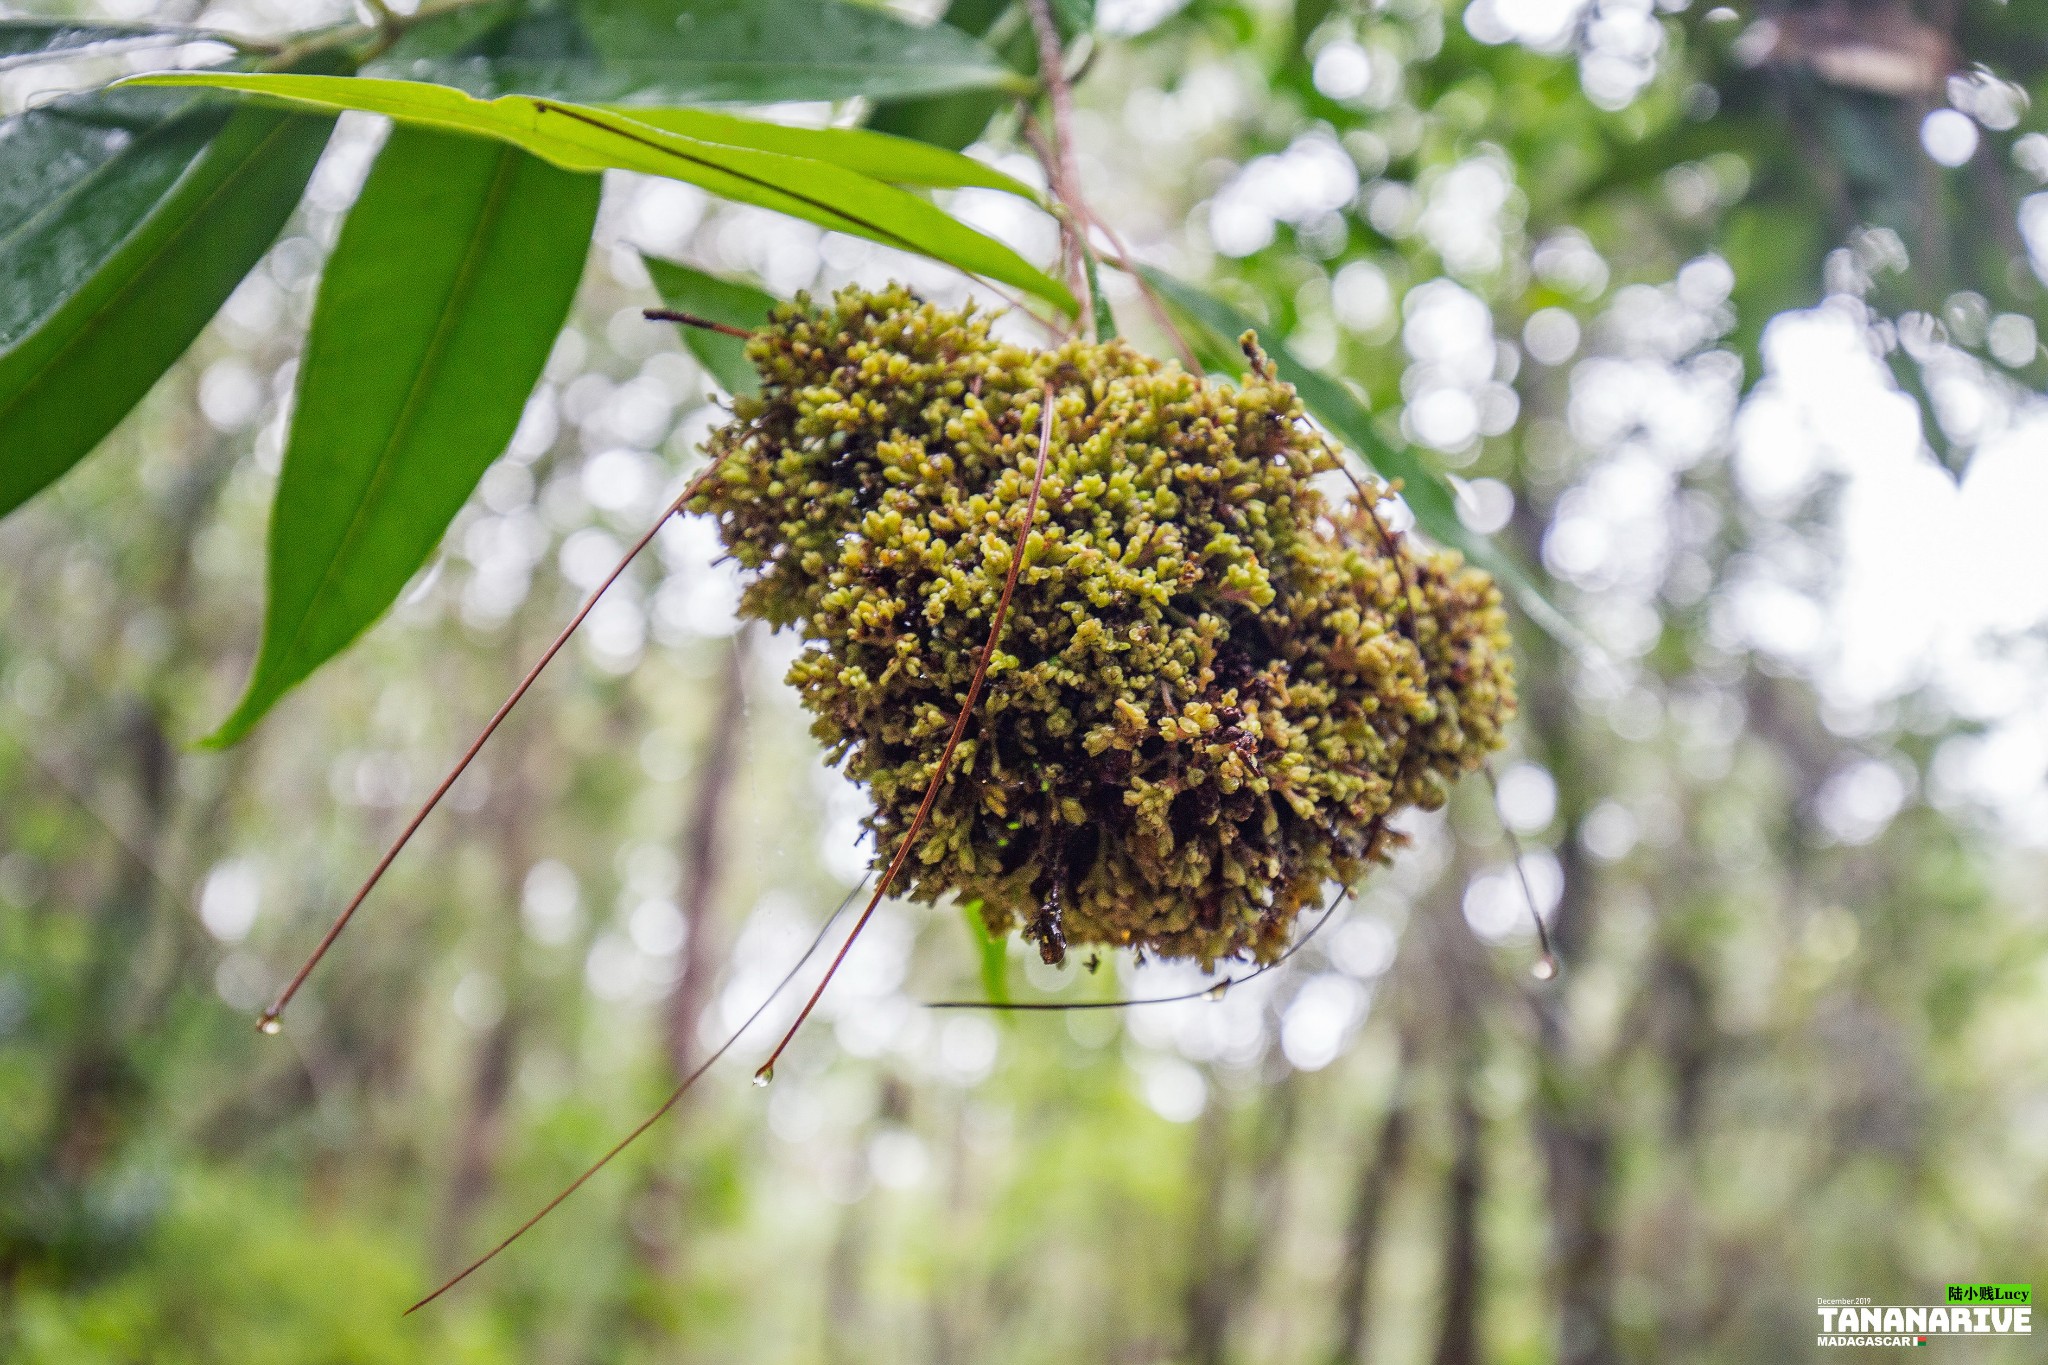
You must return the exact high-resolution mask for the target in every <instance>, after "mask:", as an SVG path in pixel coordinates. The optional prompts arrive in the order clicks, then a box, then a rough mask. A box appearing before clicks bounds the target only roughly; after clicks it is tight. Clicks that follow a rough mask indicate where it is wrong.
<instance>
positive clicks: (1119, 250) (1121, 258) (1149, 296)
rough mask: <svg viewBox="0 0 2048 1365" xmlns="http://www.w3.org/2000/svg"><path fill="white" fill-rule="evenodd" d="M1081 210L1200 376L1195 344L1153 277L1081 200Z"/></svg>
mask: <svg viewBox="0 0 2048 1365" xmlns="http://www.w3.org/2000/svg"><path fill="white" fill-rule="evenodd" d="M1081 212H1082V214H1083V216H1085V217H1086V218H1087V219H1088V221H1089V223H1091V224H1092V225H1094V226H1095V227H1096V228H1097V229H1099V230H1100V231H1101V233H1102V235H1103V236H1104V237H1105V238H1107V239H1108V241H1109V245H1110V248H1111V250H1113V251H1115V252H1116V264H1117V268H1118V269H1119V270H1122V271H1123V272H1124V274H1126V275H1128V276H1130V277H1131V280H1132V282H1133V283H1135V284H1136V285H1137V286H1138V297H1139V298H1141V299H1143V300H1144V301H1145V311H1147V312H1149V313H1150V314H1151V315H1152V320H1153V321H1154V322H1156V323H1158V324H1159V325H1160V327H1162V328H1163V329H1165V332H1166V335H1167V336H1168V337H1170V338H1171V339H1172V341H1173V348H1174V349H1175V350H1176V351H1178V352H1180V363H1181V364H1182V365H1184V366H1186V367H1187V372H1188V373H1189V374H1191V375H1194V376H1195V377H1196V378H1197V379H1199V378H1201V375H1202V360H1201V357H1200V356H1197V355H1196V354H1195V348H1194V347H1193V346H1191V345H1189V344H1188V339H1187V335H1186V334H1185V333H1184V332H1182V331H1181V329H1180V324H1179V323H1177V322H1175V321H1174V320H1173V314H1172V313H1171V312H1170V311H1169V310H1168V309H1167V307H1166V304H1165V302H1164V301H1163V300H1162V299H1161V298H1160V297H1159V292H1158V291H1157V290H1155V289H1154V288H1153V287H1152V281H1150V280H1148V279H1146V278H1145V272H1144V271H1142V270H1140V269H1138V263H1137V262H1136V261H1135V260H1133V259H1132V258H1131V253H1130V252H1129V251H1128V250H1127V249H1125V247H1124V243H1123V239H1122V238H1121V237H1119V236H1117V235H1116V230H1115V229H1114V228H1112V227H1110V225H1109V224H1108V223H1106V222H1104V221H1103V220H1102V219H1101V218H1100V217H1098V216H1097V215H1096V213H1095V210H1094V209H1092V208H1089V207H1088V206H1087V205H1085V204H1084V205H1082V206H1081Z"/></svg>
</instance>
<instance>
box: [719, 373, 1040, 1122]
mask: <svg viewBox="0 0 2048 1365" xmlns="http://www.w3.org/2000/svg"><path fill="white" fill-rule="evenodd" d="M1042 403H1043V408H1044V410H1043V412H1042V413H1041V414H1040V418H1039V424H1038V468H1037V470H1036V472H1034V473H1033V474H1032V476H1031V497H1030V498H1029V500H1027V501H1026V502H1025V504H1024V525H1023V527H1022V528H1021V529H1020V530H1019V531H1018V532H1017V544H1016V547H1015V548H1014V549H1013V550H1011V552H1010V574H1009V577H1008V578H1006V579H1005V580H1004V581H1003V595H1002V596H1001V597H1000V598H999V599H997V601H996V610H995V615H994V616H993V617H991V618H990V620H989V624H988V640H987V642H986V643H985V644H983V645H982V647H981V657H980V658H978V659H976V660H975V663H974V676H973V678H972V679H971V680H970V681H969V682H968V684H967V698H966V700H965V701H963V702H962V703H961V704H960V714H959V716H958V717H956V718H955V719H954V721H953V732H952V733H951V734H950V735H948V736H946V747H945V748H944V749H943V750H941V751H940V753H939V764H938V767H937V768H936V769H935V770H934V771H933V773H932V780H931V782H930V783H929V784H927V785H926V787H925V789H924V800H923V801H921V802H919V803H918V807H917V814H916V815H915V816H913V817H912V818H911V821H910V828H909V830H908V831H906V832H905V833H904V836H903V841H902V842H901V843H900V844H898V845H897V846H896V856H895V857H893V858H891V859H890V860H889V867H888V870H887V871H885V872H883V873H882V880H881V881H880V882H878V883H877V884H876V885H875V894H874V895H872V896H870V897H869V898H868V904H867V908H866V909H865V910H862V911H861V912H860V918H859V919H858V920H856V921H855V922H854V926H853V932H852V933H850V934H848V935H847V936H846V942H844V943H842V944H841V945H839V953H838V955H837V956H836V957H834V958H833V959H832V965H831V966H830V967H827V968H826V969H825V975H824V977H823V978H822V979H821V980H820V981H819V982H818V988H817V989H816V990H814V991H812V992H811V998H810V999H809V1000H806V1001H805V1002H804V1007H803V1009H802V1010H800V1011H799V1012H798V1013H797V1016H796V1022H795V1023H793V1024H791V1025H790V1026H789V1031H788V1032H787V1033H785V1034H783V1035H782V1041H781V1042H779V1043H777V1044H776V1045H775V1051H773V1052H771V1053H769V1054H768V1060H767V1061H765V1062H763V1063H762V1064H761V1069H760V1070H759V1071H756V1072H755V1073H754V1076H755V1079H756V1080H759V1081H761V1082H763V1083H764V1084H765V1083H766V1082H767V1081H768V1080H769V1079H770V1078H771V1077H773V1076H774V1074H775V1060H776V1058H778V1057H780V1056H781V1055H782V1052H783V1049H784V1048H787V1047H788V1046H789V1044H790V1040H791V1039H793V1038H795V1037H796V1035H797V1030H798V1029H801V1028H802V1027H803V1026H804V1020H806V1019H808V1018H810V1017H811V1011H812V1010H813V1009H815V1008H816V1007H817V1004H818V998H819V997H820V996H822V995H824V994H825V988H826V987H827V986H829V985H831V984H832V975H833V973H835V972H837V971H838V970H839V964H840V963H842V962H844V961H845V960H846V955H847V954H848V953H849V952H851V951H852V950H853V945H854V941H855V940H856V939H858V938H859V937H860V931H861V930H862V929H865V928H866V927H867V923H868V919H869V917H870V916H872V915H873V914H874V913H875V907H876V906H877V905H880V904H881V903H882V897H883V896H885V895H887V894H888V892H889V887H890V884H891V883H893V882H894V881H895V880H896V874H897V873H898V872H900V871H902V869H903V864H904V863H905V862H906V861H907V860H908V859H909V857H910V850H911V849H912V848H913V847H915V846H916V844H917V836H918V835H919V834H921V833H922V832H923V831H924V823H925V821H926V819H928V818H929V817H930V815H931V813H932V806H933V805H934V804H935V803H936V802H937V801H938V799H939V791H940V789H941V788H943V787H944V786H945V785H946V777H947V773H948V770H949V769H950V768H951V767H952V764H953V751H954V750H956V749H958V748H959V747H960V739H961V736H963V735H965V734H966V733H967V722H968V721H969V720H970V719H971V718H972V717H973V715H974V704H975V703H976V702H977V701H979V700H980V699H981V685H982V683H983V682H985V681H986V680H987V678H988V666H989V663H990V662H991V661H992V660H993V659H994V658H995V654H996V642H997V641H998V640H999V639H1000V638H1001V637H1002V633H1003V622H1004V620H1005V619H1006V618H1008V616H1009V614H1010V598H1011V596H1012V595H1013V594H1014V593H1015V592H1016V591H1017V579H1018V578H1019V577H1020V576H1021V575H1022V574H1023V572H1024V549H1025V547H1026V546H1027V545H1028V544H1029V543H1030V541H1031V526H1032V523H1033V522H1035V521H1036V520H1037V519H1038V493H1039V490H1040V489H1041V488H1042V487H1044V485H1045V461H1046V455H1047V453H1048V452H1049V451H1050V450H1051V449H1052V423H1053V388H1052V385H1051V383H1049V382H1048V383H1047V384H1046V385H1045V388H1044V396H1043V399H1042Z"/></svg>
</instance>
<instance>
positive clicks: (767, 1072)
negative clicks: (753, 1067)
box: [754, 1062, 775, 1085]
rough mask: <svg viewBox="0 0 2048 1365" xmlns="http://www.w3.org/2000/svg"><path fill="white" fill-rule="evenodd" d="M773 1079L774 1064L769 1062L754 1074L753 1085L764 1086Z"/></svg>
mask: <svg viewBox="0 0 2048 1365" xmlns="http://www.w3.org/2000/svg"><path fill="white" fill-rule="evenodd" d="M774 1079H775V1063H773V1062H770V1063H768V1065H766V1066H764V1067H762V1068H761V1069H760V1070H759V1071H756V1072H755V1073H754V1084H755V1085H766V1084H768V1082H770V1081H772V1080H774Z"/></svg>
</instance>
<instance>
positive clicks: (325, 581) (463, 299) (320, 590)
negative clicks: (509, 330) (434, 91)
mask: <svg viewBox="0 0 2048 1365" xmlns="http://www.w3.org/2000/svg"><path fill="white" fill-rule="evenodd" d="M526 155H528V153H526V152H523V151H520V150H519V149H518V148H516V147H501V148H500V150H499V153H498V167H497V171H496V173H495V174H494V175H493V177H492V180H491V188H490V192H489V193H488V194H487V195H486V196H485V197H484V207H483V211H482V212H481V213H479V214H478V215H477V218H476V229H475V231H473V232H472V233H471V235H470V240H469V243H468V245H467V246H466V247H465V248H464V251H463V257H462V264H461V266H460V267H459V268H458V269H457V271H456V274H455V283H454V286H453V287H452V288H451V289H450V290H449V291H448V295H447V300H446V302H445V303H444V304H443V307H442V310H441V317H440V319H439V320H438V321H437V322H436V323H435V324H434V335H433V339H432V340H431V341H429V342H428V344H427V354H426V358H425V359H424V360H423V361H422V363H421V365H420V367H419V370H418V372H417V373H416V374H415V375H414V376H413V382H412V386H411V388H409V389H408V390H407V391H406V396H405V403H404V404H403V405H402V406H401V407H400V408H399V411H398V420H397V421H396V422H394V423H393V424H392V428H391V435H390V436H389V437H388V438H387V439H386V440H385V442H384V445H383V448H382V449H381V450H380V451H379V452H378V454H377V463H376V465H375V467H374V468H373V469H372V470H371V471H370V478H369V480H368V481H367V482H366V483H364V485H363V491H362V495H361V496H360V497H359V498H358V499H357V500H356V510H355V514H354V515H353V516H352V517H350V518H349V524H348V529H347V530H346V531H344V532H343V533H342V538H341V541H340V543H339V544H337V545H336V546H335V548H334V553H333V554H332V555H330V556H329V557H328V560H327V567H326V568H325V569H324V570H323V571H322V572H321V575H320V581H319V582H318V583H317V584H315V585H314V588H313V593H312V595H311V596H310V597H308V598H307V599H306V605H305V608H304V609H303V610H302V611H301V612H300V613H299V620H298V624H297V625H296V626H294V627H293V629H292V634H291V638H290V639H289V640H288V641H287V642H286V643H285V646H284V648H283V649H281V650H279V651H278V654H277V659H278V664H277V667H278V668H279V669H280V670H284V669H285V666H286V665H287V664H288V663H289V662H290V661H291V659H292V656H293V655H294V654H295V653H297V651H298V649H299V646H300V645H301V644H302V643H303V642H304V640H305V637H306V630H307V628H308V627H309V626H310V625H311V624H312V622H313V621H314V619H315V618H316V617H317V616H318V615H319V609H320V607H321V606H322V605H323V604H324V603H325V601H326V599H327V597H328V594H329V593H330V592H331V591H332V589H333V586H334V584H335V582H336V573H337V571H338V570H339V568H340V566H341V564H342V561H343V560H344V559H345V558H346V557H347V556H348V555H349V554H351V553H352V552H353V551H354V549H355V547H356V545H357V543H358V542H359V541H360V540H361V539H362V536H363V533H364V530H365V526H366V521H365V519H366V517H367V516H368V515H369V512H370V508H371V506H372V504H373V502H374V501H375V499H376V498H377V495H378V493H379V491H380V490H381V489H382V487H383V486H384V485H385V484H386V483H388V482H389V481H390V477H391V473H392V470H393V469H394V467H395V464H394V461H393V458H392V457H393V453H394V452H395V451H396V450H398V448H399V447H400V446H401V445H403V444H404V443H405V442H406V440H407V439H408V438H409V437H410V435H411V430H412V426H413V424H414V422H416V421H417V420H418V418H419V413H420V410H421V408H422V407H423V406H424V405H425V402H426V391H427V389H428V387H429V385H430V383H431V380H432V377H435V376H437V375H438V372H439V370H440V368H441V365H442V362H443V361H445V360H446V359H447V350H448V346H449V344H450V340H451V338H452V336H453V333H454V330H455V328H456V326H457V324H458V322H459V321H460V319H461V317H462V314H463V311H464V307H465V305H466V304H467V302H468V300H469V296H470V294H471V293H472V292H473V290H474V289H475V286H476V277H477V274H478V273H479V272H480V271H481V269H482V262H483V257H484V254H485V244H486V243H487V242H488V241H489V240H490V238H491V236H492V234H493V232H494V231H495V229H496V227H497V224H498V219H499V216H500V214H501V213H502V212H503V210H504V205H505V199H506V197H507V196H508V195H510V194H511V192H512V189H511V187H512V182H513V180H514V179H515V178H516V176H517V174H518V171H519V158H521V157H524V156H526ZM309 373H310V371H309ZM249 690H250V695H251V696H254V695H255V693H256V689H255V686H254V683H253V682H252V684H251V686H250V689H249Z"/></svg>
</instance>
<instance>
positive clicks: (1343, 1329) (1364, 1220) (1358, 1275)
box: [1330, 1037, 1413, 1365]
mask: <svg viewBox="0 0 2048 1365" xmlns="http://www.w3.org/2000/svg"><path fill="white" fill-rule="evenodd" d="M1412 1065H1413V1059H1412V1057H1411V1055H1410V1047H1409V1045H1408V1040H1407V1039H1406V1038H1405V1037H1404V1038H1403V1039H1402V1045H1401V1052H1400V1058H1399V1060H1398V1061H1397V1062H1396V1063H1395V1067H1396V1070H1395V1073H1394V1084H1393V1088H1392V1090H1391V1091H1390V1092H1389V1093H1388V1096H1387V1113H1386V1117H1385V1118H1384V1119H1382V1120H1381V1121H1380V1131H1379V1136H1378V1138H1377V1140H1375V1141H1374V1143H1373V1147H1372V1156H1371V1159H1370V1160H1369V1161H1368V1162H1367V1163H1366V1167H1365V1170H1364V1172H1363V1174H1362V1175H1361V1176H1360V1178H1359V1181H1358V1195H1357V1198H1356V1200H1355V1201H1354V1202H1353V1204H1352V1206H1351V1221H1350V1223H1349V1225H1348V1227H1347V1229H1346V1231H1345V1235H1344V1264H1343V1267H1342V1269H1341V1270H1339V1272H1338V1275H1337V1333H1336V1344H1335V1345H1334V1346H1333V1347H1332V1348H1331V1350H1330V1365H1357V1363H1358V1362H1362V1361H1364V1360H1365V1359H1366V1354H1367V1342H1368V1331H1369V1329H1370V1327H1371V1325H1372V1291H1373V1266H1374V1263H1375V1262H1376V1261H1377V1259H1378V1257H1379V1248H1380V1236H1381V1234H1382V1233H1383V1232H1384V1230H1385V1228H1386V1208H1387V1200H1388V1199H1389V1198H1391V1197H1392V1195H1393V1192H1394V1184H1395V1182H1396V1181H1397V1180H1399V1179H1400V1176H1401V1168H1402V1166H1403V1164H1404V1163H1405V1162H1406V1160H1407V1156H1408V1134H1409V1128H1410V1126H1411V1124H1412V1123H1413V1120H1412V1119H1411V1118H1410V1116H1409V1109H1408V1105H1409V1099H1408V1089H1409V1086H1410V1084H1411V1082H1410V1080H1409V1069H1410V1067H1411V1066H1412Z"/></svg>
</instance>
